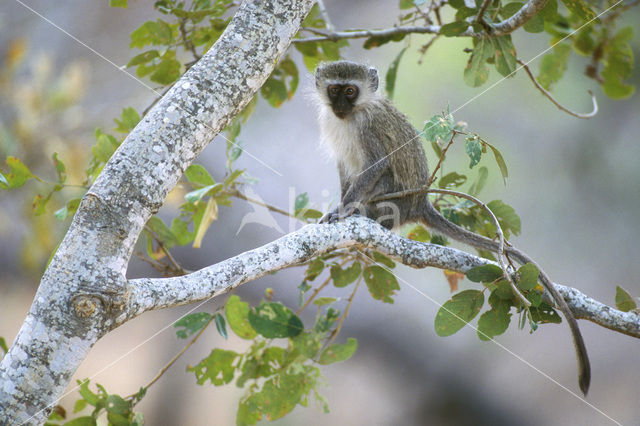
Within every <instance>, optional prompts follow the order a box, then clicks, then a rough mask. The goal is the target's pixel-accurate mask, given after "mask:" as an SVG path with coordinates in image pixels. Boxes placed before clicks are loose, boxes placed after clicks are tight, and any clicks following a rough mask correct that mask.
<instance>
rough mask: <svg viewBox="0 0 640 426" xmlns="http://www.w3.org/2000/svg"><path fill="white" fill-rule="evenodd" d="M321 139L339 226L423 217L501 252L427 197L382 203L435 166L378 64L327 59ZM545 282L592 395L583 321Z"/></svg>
mask: <svg viewBox="0 0 640 426" xmlns="http://www.w3.org/2000/svg"><path fill="white" fill-rule="evenodd" d="M315 85H316V89H317V93H316V95H317V99H318V104H319V107H320V113H319V119H320V131H321V142H322V144H323V145H326V147H327V148H328V149H329V151H330V153H331V154H332V155H333V157H335V160H336V162H337V165H338V172H339V174H340V186H341V200H340V205H339V206H338V207H337V208H336V209H334V210H333V211H331V212H330V213H328V214H327V215H325V216H324V217H323V218H322V220H321V222H325V223H326V222H328V223H332V222H335V221H338V220H341V219H343V218H345V217H348V216H350V215H352V214H354V213H356V212H358V213H360V214H362V215H365V216H367V217H369V218H371V219H373V220H376V221H377V222H379V223H380V224H381V225H382V226H384V227H386V228H389V229H391V228H394V227H398V226H400V225H403V224H405V223H407V222H422V223H424V224H425V225H427V226H428V227H430V228H432V229H433V230H434V231H436V232H438V233H441V234H444V235H446V236H448V237H451V238H453V239H454V240H457V241H460V242H462V243H464V244H468V245H470V246H473V247H475V248H478V249H483V250H489V251H492V252H498V251H499V250H500V245H499V243H498V242H496V241H493V240H491V239H489V238H486V237H483V236H481V235H478V234H475V233H473V232H471V231H468V230H466V229H464V228H461V227H459V226H458V225H456V224H454V223H452V222H450V221H449V220H447V219H446V218H445V217H444V216H442V215H441V214H440V213H439V212H438V211H437V210H436V209H435V207H433V205H432V204H431V202H429V199H428V197H427V196H426V195H425V194H417V195H409V196H405V197H402V198H396V199H392V200H390V201H385V202H375V199H376V197H380V196H383V195H385V194H392V193H396V192H401V191H406V190H411V189H418V188H420V187H423V186H424V185H426V184H427V182H428V180H429V168H428V166H427V158H426V156H425V152H424V149H423V147H422V143H421V142H420V137H419V136H420V135H419V134H418V132H417V130H416V129H415V128H414V127H413V126H412V125H411V124H410V123H409V121H408V120H407V118H406V117H405V116H404V114H402V113H401V112H400V111H398V109H396V108H395V107H394V106H393V105H392V104H391V102H390V101H389V100H387V99H385V98H384V97H383V96H381V95H380V94H379V93H378V92H377V89H378V72H377V70H376V69H375V68H372V67H368V66H365V65H361V64H357V63H354V62H348V61H338V62H332V63H327V64H323V65H321V66H319V67H318V69H317V70H316V73H315ZM505 253H506V254H507V255H508V256H509V257H511V258H513V259H515V260H516V261H517V262H519V263H521V264H525V263H527V262H532V260H531V259H530V258H529V257H528V256H527V255H526V254H524V253H522V252H521V251H519V250H517V249H516V248H514V247H512V246H509V247H505ZM540 280H541V281H542V283H543V284H544V285H545V287H546V289H547V290H548V291H549V293H550V294H551V295H552V296H553V299H554V300H555V303H556V304H557V306H558V307H559V309H560V310H561V311H562V313H563V314H564V316H565V318H566V319H567V323H568V324H569V327H570V329H571V332H572V334H573V341H574V344H575V349H576V356H577V359H578V369H579V380H578V381H579V384H580V389H581V390H582V392H583V393H584V394H585V395H586V394H587V391H588V390H589V383H590V380H591V369H590V365H589V358H588V356H587V350H586V347H585V345H584V340H583V339H582V335H581V334H580V329H579V328H578V323H577V321H576V319H575V317H574V316H573V313H572V312H571V310H570V309H569V307H568V306H567V303H566V302H565V300H564V299H563V298H562V296H560V294H559V293H558V291H557V290H556V289H555V287H554V285H553V283H552V282H551V281H550V280H549V279H548V277H546V275H545V274H544V273H541V275H540Z"/></svg>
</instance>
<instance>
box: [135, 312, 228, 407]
mask: <svg viewBox="0 0 640 426" xmlns="http://www.w3.org/2000/svg"><path fill="white" fill-rule="evenodd" d="M215 317H216V316H215V315H212V316H211V318H210V319H209V321H207V323H206V324H205V325H204V326H203V327H202V328H201V329H200V331H198V333H197V334H196V335H195V336H193V339H191V340H190V341H189V343H187V344H186V345H185V346H184V347H183V348H182V349H181V350H180V352H178V353H177V354H176V356H174V357H173V358H172V359H171V361H169V362H168V363H167V364H166V365H165V366H164V367H162V369H161V370H160V372H159V373H158V374H156V376H155V377H154V378H153V379H151V381H150V382H149V383H147V385H146V386H143V388H144V389H149V387H151V385H153V384H154V383H155V382H157V381H158V379H160V377H162V375H163V374H164V373H166V372H167V370H168V369H169V368H171V366H172V365H173V364H175V362H176V361H177V360H178V358H180V357H181V356H182V355H183V354H184V353H185V352H186V351H187V349H189V348H190V347H191V346H193V344H194V343H195V342H196V341H197V340H198V339H199V338H200V336H202V333H204V331H205V330H206V329H207V327H209V325H210V324H211V323H212V322H213V320H214V319H215ZM136 395H137V393H133V394H131V395H129V396H127V397H126V398H125V399H134V398H135V396H136ZM138 402H140V401H135V400H134V404H133V405H134V406H135V404H137V403H138Z"/></svg>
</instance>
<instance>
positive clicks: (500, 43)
mask: <svg viewBox="0 0 640 426" xmlns="http://www.w3.org/2000/svg"><path fill="white" fill-rule="evenodd" d="M490 40H491V42H492V43H493V47H494V53H493V58H494V61H495V64H496V70H497V71H498V72H499V73H500V74H502V75H503V76H505V77H508V76H511V75H512V73H514V72H515V71H516V65H517V62H516V48H515V47H513V43H511V36H510V35H505V36H502V37H495V38H492V39H490Z"/></svg>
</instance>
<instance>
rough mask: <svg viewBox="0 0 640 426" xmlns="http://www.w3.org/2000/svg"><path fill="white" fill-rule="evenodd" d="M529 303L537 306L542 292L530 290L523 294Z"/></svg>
mask: <svg viewBox="0 0 640 426" xmlns="http://www.w3.org/2000/svg"><path fill="white" fill-rule="evenodd" d="M525 297H526V298H527V300H528V301H529V302H531V305H533V306H535V307H538V306H540V304H541V303H542V294H540V293H538V292H537V291H530V292H528V293H527V294H526V296H525Z"/></svg>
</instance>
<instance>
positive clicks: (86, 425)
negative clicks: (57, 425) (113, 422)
mask: <svg viewBox="0 0 640 426" xmlns="http://www.w3.org/2000/svg"><path fill="white" fill-rule="evenodd" d="M96 425H97V423H96V419H95V418H93V417H92V416H82V417H76V418H75V419H73V420H69V421H68V422H66V423H64V426H96Z"/></svg>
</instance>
